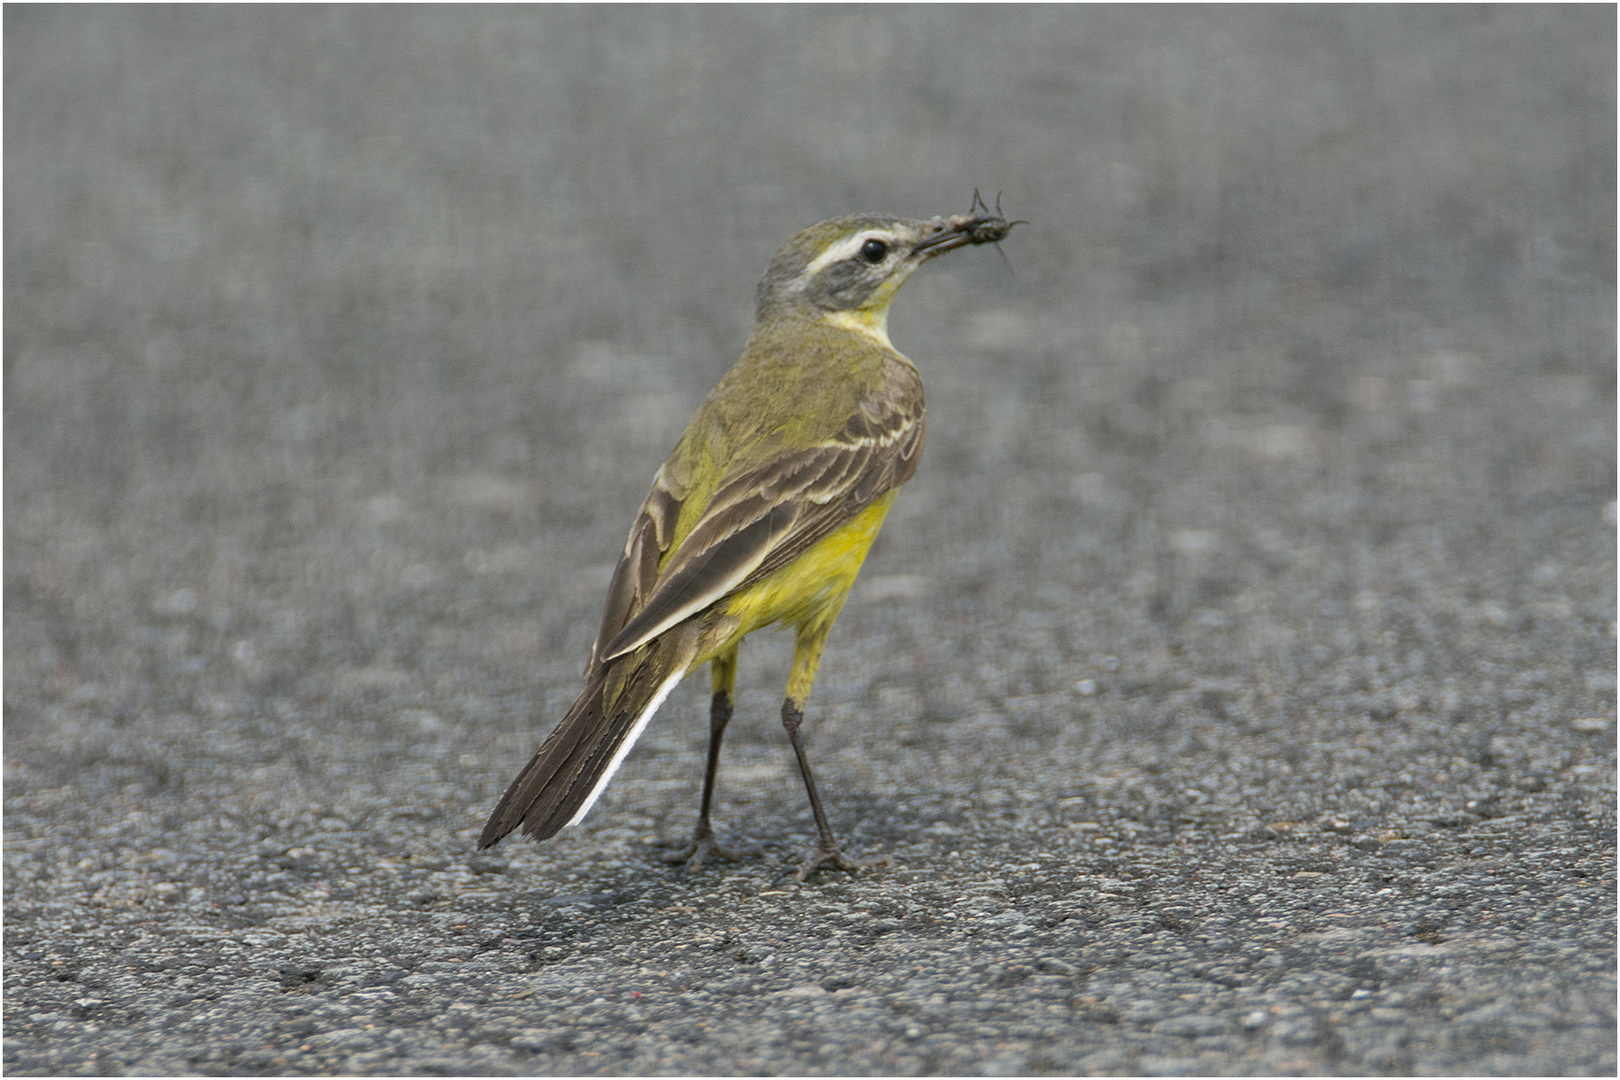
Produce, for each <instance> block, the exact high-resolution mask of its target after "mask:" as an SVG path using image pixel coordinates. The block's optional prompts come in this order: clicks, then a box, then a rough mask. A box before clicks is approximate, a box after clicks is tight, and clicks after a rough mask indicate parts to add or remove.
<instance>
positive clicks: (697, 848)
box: [659, 833, 764, 874]
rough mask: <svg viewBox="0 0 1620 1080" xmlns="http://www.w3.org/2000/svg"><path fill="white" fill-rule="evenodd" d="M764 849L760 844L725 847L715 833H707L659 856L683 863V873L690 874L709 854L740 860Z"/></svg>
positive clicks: (667, 861)
mask: <svg viewBox="0 0 1620 1080" xmlns="http://www.w3.org/2000/svg"><path fill="white" fill-rule="evenodd" d="M763 851H764V849H763V848H761V847H760V846H759V845H758V844H744V845H742V846H740V847H725V846H723V845H722V844H720V843H718V842H716V840H715V838H714V834H713V833H709V834H707V835H694V836H693V837H692V839H690V840H688V841H687V842H686V843H684V844H682V845H681V846H680V847H678V848H675V850H673V851H666V852H664V853H663V854H662V855H660V856H659V858H660V859H662V860H663V861H664V862H666V863H671V864H674V863H683V864H684V865H683V866H682V867H681V873H682V874H690V873H691V872H692V871H694V870H696V869H698V868H699V867H700V866H702V865H703V864H704V862H705V861H707V860H708V858H709V856H711V855H716V856H719V857H720V858H722V859H725V860H726V861H727V862H738V861H740V860H742V859H745V858H748V857H749V856H751V855H759V854H761V853H762V852H763Z"/></svg>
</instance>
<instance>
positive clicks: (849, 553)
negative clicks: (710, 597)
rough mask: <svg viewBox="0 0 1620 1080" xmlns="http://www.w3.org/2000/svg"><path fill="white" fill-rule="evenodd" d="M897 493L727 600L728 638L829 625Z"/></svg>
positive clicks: (875, 504) (888, 496)
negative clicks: (731, 621)
mask: <svg viewBox="0 0 1620 1080" xmlns="http://www.w3.org/2000/svg"><path fill="white" fill-rule="evenodd" d="M895 494H896V491H889V492H887V493H886V494H884V495H883V496H882V497H880V498H879V499H878V500H877V501H876V502H874V503H873V504H872V505H871V506H869V507H867V508H866V509H865V510H863V511H861V512H860V513H859V514H857V515H856V516H855V517H854V518H852V519H850V522H849V524H847V525H845V526H844V527H842V528H841V529H839V530H838V531H837V532H834V533H832V534H831V535H829V536H828V537H827V538H826V539H824V540H821V541H820V542H819V543H817V544H816V545H815V546H814V547H812V548H810V549H809V550H808V551H806V552H805V553H804V554H803V555H801V556H799V557H798V558H797V559H794V560H793V561H792V562H790V563H788V564H787V565H786V566H784V567H782V568H781V569H779V570H776V571H774V572H773V573H771V574H769V575H767V576H765V577H763V578H761V579H760V580H759V581H756V582H754V584H752V585H750V586H748V588H746V589H743V590H742V591H741V592H738V593H737V594H736V595H734V596H732V597H731V599H729V600H727V601H726V602H725V603H726V613H727V614H728V615H731V616H733V617H735V618H736V619H738V620H739V622H738V626H737V630H736V631H735V633H733V634H732V635H729V636H730V640H732V641H736V640H737V639H739V638H741V637H742V636H743V635H744V634H747V633H749V632H750V631H752V630H757V629H758V628H759V627H762V626H769V625H771V624H772V623H786V624H788V625H790V626H803V625H806V624H809V623H813V622H817V621H824V622H825V623H826V624H827V625H829V626H830V625H831V624H832V621H833V619H835V618H836V617H837V616H838V610H839V609H840V608H841V607H843V606H844V599H845V597H847V596H848V595H849V590H850V587H851V586H852V585H854V584H855V575H856V574H858V573H859V572H860V569H861V563H862V562H864V561H865V560H866V553H867V551H869V550H870V549H871V547H872V541H873V540H875V539H877V534H878V529H879V528H881V527H882V525H883V518H884V517H885V516H886V515H887V514H888V512H889V507H890V506H891V505H892V504H893V503H894V497H895Z"/></svg>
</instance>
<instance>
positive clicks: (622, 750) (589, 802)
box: [563, 671, 686, 829]
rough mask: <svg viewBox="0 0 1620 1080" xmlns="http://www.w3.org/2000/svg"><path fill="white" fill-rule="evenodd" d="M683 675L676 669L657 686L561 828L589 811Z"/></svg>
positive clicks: (575, 822) (577, 822)
mask: <svg viewBox="0 0 1620 1080" xmlns="http://www.w3.org/2000/svg"><path fill="white" fill-rule="evenodd" d="M685 675H686V672H684V671H677V672H675V674H673V675H671V676H670V677H669V678H668V679H666V680H664V685H663V686H660V687H659V688H658V692H657V693H656V694H654V695H653V698H652V700H651V701H649V702H648V703H647V707H646V708H645V709H643V710H641V715H640V716H638V717H636V722H635V723H634V724H632V725H631V727H630V733H629V734H628V735H626V736H625V737H624V741H623V742H621V743H619V748H618V749H617V750H615V751H614V752H613V760H612V761H610V762H608V767H607V771H606V772H604V773H603V774H602V778H601V779H600V780H598V781H597V782H596V786H595V787H594V788H592V789H591V794H590V797H589V798H587V799H586V800H585V802H584V804H583V805H581V806H580V808H579V813H577V814H575V815H574V816H573V817H571V818H569V819H568V824H567V825H564V826H563V828H565V829H566V828H569V827H570V826H573V825H578V824H579V823H580V821H581V820H583V819H584V817H585V815H586V814H588V813H590V812H591V807H593V806H595V805H596V800H597V798H598V797H600V796H601V794H602V790H603V789H604V788H606V787H607V786H608V781H609V780H612V779H613V774H614V773H616V772H618V771H619V765H620V764H621V763H622V762H623V761H624V759H625V755H626V754H628V753H630V748H631V747H632V746H634V745H636V740H637V739H639V738H641V732H642V729H644V728H645V727H646V726H647V722H648V721H649V720H651V719H652V718H653V713H655V712H657V711H658V706H660V705H662V704H663V703H664V699H665V698H667V697H669V692H670V691H671V690H673V689H675V684H676V683H678V682H680V681H681V679H682V677H684V676H685Z"/></svg>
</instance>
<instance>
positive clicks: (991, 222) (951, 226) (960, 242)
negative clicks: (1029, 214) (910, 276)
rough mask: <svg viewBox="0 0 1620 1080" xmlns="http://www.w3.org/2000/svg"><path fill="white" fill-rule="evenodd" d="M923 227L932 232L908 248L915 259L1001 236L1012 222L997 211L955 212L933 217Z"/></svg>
mask: <svg viewBox="0 0 1620 1080" xmlns="http://www.w3.org/2000/svg"><path fill="white" fill-rule="evenodd" d="M924 227H925V228H927V229H931V230H933V231H932V233H931V234H930V235H928V236H927V237H925V238H924V239H923V240H921V241H920V242H919V243H918V244H917V246H915V247H913V248H912V249H911V254H912V257H913V258H916V259H918V260H919V261H922V260H925V259H932V258H933V257H934V256H935V255H943V254H945V252H947V251H955V250H956V249H957V248H959V247H967V246H968V245H969V244H993V243H995V242H996V241H998V240H1001V239H1003V238H1005V237H1006V235H1007V232H1008V230H1010V229H1011V228H1012V225H1009V224H1008V223H1007V219H1006V218H1004V217H1001V216H1000V215H999V214H978V215H975V214H955V215H953V216H951V217H938V218H934V219H933V220H932V221H929V222H926V223H925V225H924Z"/></svg>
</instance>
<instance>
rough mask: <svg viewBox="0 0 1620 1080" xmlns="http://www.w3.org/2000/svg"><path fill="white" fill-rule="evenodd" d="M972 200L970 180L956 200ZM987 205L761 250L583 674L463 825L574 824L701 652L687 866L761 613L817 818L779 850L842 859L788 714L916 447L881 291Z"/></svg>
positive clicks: (843, 862) (969, 227)
mask: <svg viewBox="0 0 1620 1080" xmlns="http://www.w3.org/2000/svg"><path fill="white" fill-rule="evenodd" d="M981 206H982V204H980V203H978V201H977V197H975V209H978V208H980V207H981ZM1009 228H1010V226H1009V224H1008V222H1007V221H1006V220H1005V219H1004V218H1003V217H1001V216H1000V214H999V212H997V213H994V214H992V213H991V212H990V211H989V210H988V209H985V211H984V213H983V214H979V215H974V214H963V215H957V216H953V217H944V218H934V219H932V220H930V221H905V220H901V219H898V218H890V217H845V218H839V219H837V220H835V221H827V222H823V223H822V224H820V225H813V226H811V227H810V228H808V229H805V230H804V231H803V232H801V233H799V234H798V235H797V236H795V237H793V238H792V239H791V240H789V241H788V242H787V243H786V244H784V245H782V248H781V249H780V250H779V251H778V252H777V253H776V256H775V258H773V259H772V260H771V266H770V269H769V270H768V271H766V273H765V277H764V280H762V281H761V282H760V283H759V290H758V294H757V301H758V314H757V317H756V319H755V322H754V329H753V332H752V333H751V334H750V335H749V338H748V345H747V347H746V348H745V349H744V350H743V354H742V359H740V360H738V361H737V365H736V366H735V367H733V368H732V369H731V371H730V372H729V373H728V374H727V375H726V376H725V378H723V379H721V380H720V384H719V385H718V386H716V387H715V388H714V390H713V391H712V392H711V393H710V394H709V396H708V397H707V398H706V399H705V400H704V402H703V404H702V405H701V406H700V407H699V408H698V411H697V415H696V416H694V417H692V420H691V422H690V423H689V424H687V425H686V431H685V433H684V434H682V435H681V439H680V442H679V443H677V444H676V446H675V450H674V452H673V453H672V454H670V456H669V460H668V461H665V462H664V464H663V467H662V468H660V469H659V470H658V473H657V475H656V476H654V477H653V485H652V492H651V493H650V494H649V495H648V496H647V501H646V502H644V503H643V504H642V507H641V513H640V514H639V515H637V517H636V521H635V524H634V525H633V526H632V527H631V529H630V539H629V540H628V541H627V542H626V544H625V546H624V554H623V556H622V557H621V558H620V559H619V565H618V568H617V569H616V570H614V572H613V580H612V583H611V584H609V586H608V596H607V605H606V610H604V611H603V613H602V627H601V629H600V630H599V631H598V632H597V635H596V643H595V644H594V645H593V646H592V648H591V658H590V661H589V662H588V663H587V664H586V667H585V691H584V693H582V694H580V696H579V700H578V701H576V702H575V703H574V707H573V708H571V709H569V710H568V714H567V715H566V716H564V717H563V719H562V722H561V723H559V724H558V725H557V727H556V730H554V731H553V732H552V733H551V734H550V736H548V737H547V738H546V741H545V742H544V743H543V744H541V746H540V749H539V750H538V751H537V752H536V753H535V755H534V757H533V758H532V759H531V760H530V761H529V763H528V765H526V766H524V769H523V771H522V772H521V773H519V774H518V776H517V779H515V780H513V781H512V785H511V786H510V787H509V788H507V789H506V794H505V795H503V796H502V797H501V801H500V802H499V803H498V804H496V806H495V809H494V811H493V812H492V813H491V814H490V816H489V821H488V823H487V824H486V825H485V826H484V832H483V835H482V836H481V837H480V838H479V841H478V844H479V847H481V848H487V847H490V846H491V845H493V844H495V843H496V842H497V841H499V840H500V839H501V838H502V837H503V836H505V835H506V834H507V833H509V832H511V831H512V830H513V829H516V828H518V827H519V826H522V828H523V831H524V832H525V833H527V834H528V835H530V836H533V837H535V838H536V839H541V840H543V839H545V838H547V837H549V836H552V835H554V834H555V833H556V832H557V831H558V830H560V829H562V828H563V827H564V826H566V825H573V824H575V823H577V822H578V821H579V820H580V819H581V818H583V817H584V816H585V814H586V813H587V812H588V811H589V810H590V808H591V805H592V804H593V803H595V802H596V799H597V797H598V796H599V795H601V793H602V789H603V788H605V787H606V786H607V783H608V781H609V780H610V779H611V778H612V776H613V773H614V771H615V770H616V769H617V768H618V767H619V763H620V762H622V761H623V760H624V757H625V755H626V754H628V753H629V752H630V747H631V745H632V744H634V743H635V741H636V737H637V736H639V735H640V734H641V731H642V729H643V728H645V727H646V726H647V722H648V721H649V720H650V719H652V715H653V713H655V712H656V711H657V710H658V706H659V705H660V704H661V703H662V702H663V700H664V698H665V697H666V696H667V695H668V694H669V692H670V691H671V690H672V689H674V687H675V684H676V683H678V682H680V680H681V679H682V678H683V677H684V676H685V675H686V674H687V673H688V672H690V671H693V670H695V669H696V668H697V667H699V666H700V665H702V664H708V665H709V666H710V668H709V670H710V675H711V678H712V680H713V691H714V697H713V699H712V703H711V706H710V712H709V762H708V770H707V772H706V773H705V774H704V778H703V797H702V802H701V804H700V807H699V810H698V823H697V829H696V831H695V833H694V834H693V837H692V840H691V843H689V844H688V845H686V847H685V848H684V849H683V850H681V851H679V852H677V853H676V854H675V856H674V857H673V858H671V860H670V861H672V862H679V861H685V863H686V866H687V868H688V869H690V868H693V867H696V866H698V865H700V864H701V863H702V862H703V860H704V858H705V857H706V856H708V855H711V854H713V855H719V856H721V857H724V858H728V859H735V858H737V857H738V855H739V852H736V851H731V850H727V849H726V848H724V847H721V846H720V845H719V844H717V843H716V842H715V838H714V833H713V830H712V828H711V826H710V822H709V808H710V805H711V802H712V799H713V796H714V778H715V770H716V766H717V765H718V763H719V758H720V740H721V737H722V736H723V735H724V734H725V730H726V723H727V722H728V721H729V720H730V719H731V709H732V690H733V687H734V685H735V683H736V678H737V649H738V646H739V645H740V644H741V643H742V639H743V638H744V637H745V636H746V635H747V634H749V633H751V632H752V631H754V630H757V629H759V628H760V627H762V626H769V625H772V624H777V623H781V624H788V625H791V626H792V627H793V628H794V633H795V642H794V653H793V668H792V672H791V674H790V675H789V677H788V684H787V697H786V700H784V701H783V702H782V724H783V726H784V727H786V728H787V733H788V738H789V739H790V740H791V741H792V743H793V752H794V754H796V755H797V756H798V759H799V771H800V772H801V773H802V774H803V776H804V786H805V789H806V791H808V792H809V795H810V810H811V812H812V813H813V814H814V815H815V819H816V829H817V830H818V832H819V833H820V839H819V842H818V843H817V844H816V847H815V848H814V850H812V851H811V852H810V854H809V855H807V856H806V857H805V859H804V861H803V862H802V863H800V864H799V868H798V871H797V875H796V876H797V877H798V879H799V880H800V881H803V880H804V879H805V878H806V877H807V876H808V875H809V874H810V873H811V872H813V871H814V870H815V869H816V868H817V867H820V866H832V867H836V868H838V869H841V870H854V869H858V868H860V867H862V866H865V865H870V863H871V862H874V861H887V860H871V861H863V860H859V859H854V858H851V857H850V856H848V855H846V854H844V853H843V852H842V851H840V850H839V847H838V841H837V840H836V839H835V838H834V837H833V832H832V828H831V827H830V826H829V825H828V824H827V815H826V813H825V812H824V811H823V810H822V806H821V798H820V796H819V795H818V794H817V792H816V782H815V778H814V776H813V775H812V774H811V771H810V762H809V760H808V759H807V758H806V757H805V752H804V742H803V740H802V739H801V738H800V736H799V725H800V723H801V722H802V721H803V719H804V705H805V699H806V698H807V697H808V696H809V694H810V684H811V683H812V682H813V681H814V680H815V677H816V667H817V665H818V664H819V663H820V661H821V650H822V647H823V645H825V643H826V640H827V632H828V631H829V630H831V629H832V624H833V620H834V619H836V618H837V617H838V612H839V609H840V608H842V607H843V606H844V600H845V598H846V597H847V596H848V595H849V590H850V586H852V585H853V584H854V583H855V575H856V573H857V572H858V571H859V570H860V567H861V561H862V560H863V559H864V558H865V557H866V552H867V549H868V548H870V547H871V546H872V541H873V539H875V538H876V536H877V532H878V528H879V526H881V525H882V524H883V517H884V515H885V514H887V513H888V511H889V505H890V504H891V503H892V502H893V501H894V496H895V492H896V490H897V489H898V488H899V487H900V485H901V484H903V483H905V482H906V481H907V480H908V479H910V478H911V474H912V473H913V472H915V471H916V469H917V461H918V458H919V456H920V455H921V452H922V446H923V388H922V379H921V378H920V377H919V376H918V374H917V369H916V368H915V367H914V366H913V365H912V363H911V361H910V360H908V359H906V358H905V357H904V356H902V355H901V354H900V353H899V352H898V351H896V349H895V347H894V346H893V344H891V343H890V341H889V333H888V317H889V304H890V303H891V302H892V301H893V300H894V297H895V294H896V292H898V291H899V289H900V286H901V285H902V284H904V283H905V281H906V279H907V278H909V277H910V276H911V275H912V273H913V272H914V271H915V270H916V269H917V268H918V267H919V266H921V265H922V264H923V263H925V262H927V261H928V260H929V259H932V258H933V257H934V256H936V255H941V254H944V253H945V252H947V251H954V250H956V249H957V248H959V247H965V246H967V245H969V244H984V243H993V242H995V241H997V240H1000V239H1002V238H1003V237H1004V236H1006V235H1007V232H1008V229H1009Z"/></svg>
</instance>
